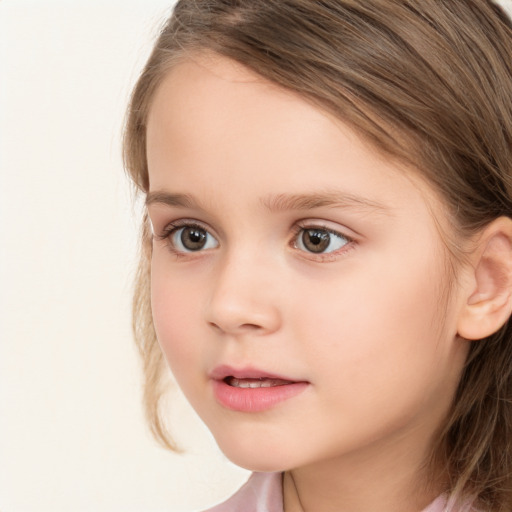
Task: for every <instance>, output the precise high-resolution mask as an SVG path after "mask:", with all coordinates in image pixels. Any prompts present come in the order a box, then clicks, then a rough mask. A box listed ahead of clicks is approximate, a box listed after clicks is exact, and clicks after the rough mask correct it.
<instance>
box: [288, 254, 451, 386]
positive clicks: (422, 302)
mask: <svg viewBox="0 0 512 512" xmlns="http://www.w3.org/2000/svg"><path fill="white" fill-rule="evenodd" d="M382 260H383V257H382V255H381V256H380V257H379V260H378V261H372V260H371V259H368V261H365V263H366V264H365V265H362V266H361V267H360V268H353V269H351V271H349V272H346V273H343V275H340V277H339V278H334V279H331V280H330V282H329V285H328V286H327V285H324V286H319V287H318V289H317V290H314V291H313V293H311V296H312V297H317V300H311V301H310V302H309V303H308V304H307V311H306V310H297V311H296V312H295V316H296V318H297V322H298V325H297V329H296V331H295V333H296V336H297V337H298V339H302V340H313V342H314V345H315V352H314V353H313V354H312V357H315V358H316V359H317V360H318V364H319V365H320V366H325V368H326V370H328V371H330V372H331V373H332V374H333V375H334V376H336V372H337V371H338V370H337V368H339V365H340V364H343V366H344V372H345V377H346V379H347V380H352V381H353V382H355V381H356V380H357V381H360V382H361V383H362V384H364V379H365V376H370V377H371V376H376V378H378V377H377V376H380V378H382V380H383V381H386V378H387V377H388V375H389V374H390V373H394V374H401V373H403V374H404V376H405V374H406V373H409V372H408V370H407V369H408V368H409V369H410V370H411V372H410V373H414V372H415V371H427V368H428V371H431V369H432V366H433V365H434V362H435V360H436V358H438V357H441V355H440V354H441V352H440V351H442V350H443V347H442V346H440V345H439V343H438V342H439V339H440V337H441V336H442V334H441V333H440V332H439V331H438V330H437V329H436V328H435V325H436V322H437V320H438V319H439V317H440V312H441V310H442V311H443V315H445V314H446V315H447V314H448V312H447V311H446V310H445V308H443V307H442V302H441V297H442V293H441V290H442V286H443V284H442V282H443V278H444V277H443V276H444V272H443V271H441V270H440V269H439V268H438V265H437V263H433V262H439V258H438V257H436V258H434V256H433V255H431V257H425V255H423V257H422V256H421V255H412V254H411V256H410V257H409V258H401V261H399V262H396V261H393V258H391V257H390V260H389V261H387V262H385V261H382ZM383 269H385V272H384V271H383ZM310 291H311V290H310ZM318 297H321V298H322V300H319V299H318ZM312 318H314V319H315V321H314V322H308V319H312ZM445 335H446V334H445ZM315 340H316V342H315ZM304 343H305V341H304ZM415 367H416V368H415ZM337 378H338V379H339V377H337ZM387 380H389V378H387Z"/></svg>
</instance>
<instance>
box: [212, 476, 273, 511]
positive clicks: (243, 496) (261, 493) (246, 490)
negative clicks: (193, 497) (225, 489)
mask: <svg viewBox="0 0 512 512" xmlns="http://www.w3.org/2000/svg"><path fill="white" fill-rule="evenodd" d="M204 512H283V491H282V473H253V474H252V475H251V476H250V478H249V480H247V482H246V483H245V484H244V485H243V486H242V487H241V488H240V489H239V490H238V492H236V493H235V494H234V495H233V496H231V498H229V499H228V500H227V501H225V502H224V503H221V504H219V505H216V506H215V507H213V508H210V509H208V510H205V511H204Z"/></svg>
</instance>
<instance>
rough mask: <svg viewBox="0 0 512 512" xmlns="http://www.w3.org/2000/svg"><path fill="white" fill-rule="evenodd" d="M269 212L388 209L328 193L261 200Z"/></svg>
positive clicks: (381, 211)
mask: <svg viewBox="0 0 512 512" xmlns="http://www.w3.org/2000/svg"><path fill="white" fill-rule="evenodd" d="M262 203H263V205H264V206H265V208H267V209H268V210H270V211H271V212H280V211H287V210H314V209H315V208H354V209H362V210H366V211H375V212H380V213H386V212H389V210H390V208H389V207H388V206H385V205H384V204H381V203H379V202H377V201H373V200H371V199H368V198H364V197H360V196H356V195H354V194H349V193H346V192H338V191H328V192H319V193H312V194H277V195H271V196H268V197H266V198H264V199H262Z"/></svg>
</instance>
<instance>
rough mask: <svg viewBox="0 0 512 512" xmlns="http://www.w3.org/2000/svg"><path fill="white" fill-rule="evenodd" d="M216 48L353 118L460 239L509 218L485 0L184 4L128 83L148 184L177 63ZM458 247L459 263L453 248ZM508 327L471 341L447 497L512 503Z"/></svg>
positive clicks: (139, 292) (504, 60) (499, 46)
mask: <svg viewBox="0 0 512 512" xmlns="http://www.w3.org/2000/svg"><path fill="white" fill-rule="evenodd" d="M201 50H208V51H213V52H216V53H218V54H220V55H223V56H225V57H228V58H231V59H233V60H235V61H238V62H240V63H242V64H243V65H245V66H247V67H248V68H250V69H251V70H253V71H255V72H256V73H258V74H259V75H260V76H262V77H264V78H266V79H267V80H269V81H271V82H273V83H275V84H278V85H279V86H281V87H283V88H286V89H289V90H293V91H295V92H296V93H299V94H300V95H302V96H303V97H304V98H305V99H306V100H308V101H310V102H313V103H314V104H315V105H317V106H318V107H319V108H321V109H324V110H326V111H328V112H330V113H332V114H334V115H336V116H338V117H339V118H340V119H342V120H343V121H344V122H345V123H348V124H349V125H350V126H351V127H352V128H353V129H355V130H356V131H358V132H359V133H360V134H361V135H362V136H363V137H364V138H365V139H367V140H368V141H370V142H371V143H372V144H373V145H374V146H375V147H377V148H378V149H379V150H382V151H384V152H386V153H388V154H389V155H392V156H393V157H395V158H398V159H401V160H403V161H405V162H407V163H409V164H410V165H411V166H412V167H414V168H416V169H418V172H420V173H421V174H422V175H423V176H424V177H425V178H426V179H427V180H428V181H429V182H430V183H431V184H432V185H433V186H434V187H435V188H436V189H437V190H438V192H439V193H440V195H441V197H443V198H444V200H445V204H446V205H447V207H448V210H449V213H450V215H451V216H452V217H453V222H454V224H455V225H456V226H457V228H458V232H459V233H460V234H461V236H468V235H471V234H474V233H475V232H477V231H478V230H480V229H481V228H482V227H484V226H485V225H487V224H488V223H489V222H491V221H492V220H494V219H496V218H498V217H500V216H503V215H504V216H508V217H512V24H511V22H510V20H509V19H508V18H507V16H506V15H505V14H504V12H503V11H502V10H501V9H500V8H499V7H497V6H496V5H494V4H493V3H491V2H490V1H487V0H421V1H420V0H321V1H320V0H319V1H313V0H180V1H179V2H178V3H177V4H176V6H175V9H174V12H173V15H172V16H171V18H170V19H169V20H168V22H167V24H166V25H165V27H164V28H163V30H162V32H161V34H160V37H159V39H158V41H157V43H156V45H155V48H154V50H153V53H152V55H151V56H150V58H149V60H148V62H147V64H146V67H145V68H144V70H143V72H142V75H141V77H140V79H139V81H138V83H137V85H136V87H135V89H134V92H133V96H132V100H131V104H130V107H129V111H128V117H127V123H126V132H125V140H124V157H125V163H126V168H127V170H128V173H129V175H130V177H131V179H132V180H133V182H134V183H135V185H136V187H137V188H138V189H139V190H140V191H141V192H142V193H146V192H147V191H148V186H149V181H148V169H147V162H146V120H147V116H148V111H149V107H150V105H151V101H152V99H153V96H154V93H155V91H156V89H157V88H158V86H159V84H160V82H161V80H162V79H163V78H164V76H165V74H166V73H167V71H168V70H169V69H170V68H171V67H172V65H173V63H174V62H175V61H176V59H180V58H181V57H184V56H186V55H189V54H190V53H191V52H197V51H201ZM450 251H451V252H452V255H453V257H454V258H457V257H458V256H461V255H460V254H457V246H456V244H452V246H451V247H450ZM150 257H151V240H150V234H149V230H148V226H147V219H144V221H143V230H142V251H141V260H140V266H139V272H138V277H137V283H136V290H135V297H134V310H133V313H134V316H133V322H134V332H135V337H136V340H137V344H138V347H139V349H140V353H141V356H142V360H143V362H144V374H145V397H144V400H145V405H146V413H147V417H148V419H149V422H150V425H151V426H152V429H153V433H154V434H155V436H156V437H157V439H159V440H160V441H161V442H162V443H163V444H164V445H166V446H168V447H170V448H172V447H173V446H174V445H173V443H172V441H171V438H170V436H169V434H168V431H167V429H166V426H165V421H164V420H163V419H162V417H161V414H160V411H159V403H160V399H161V397H162V394H163V392H164V387H163V386H162V384H161V382H162V376H163V374H164V372H165V364H164V358H163V356H162V353H161V350H160V348H159V346H158V343H157V340H156V336H155V332H154V328H153V324H152V318H151V308H150V303H149V265H150ZM511 372H512V327H511V325H510V322H509V323H507V325H505V326H504V327H503V328H502V329H501V330H500V331H499V332H497V333H496V334H494V335H492V336H490V337H489V338H488V339H486V340H484V341H478V342H472V345H471V349H470V353H469V356H468V360H467V363H466V366H465V369H464V372H463V375H462V378H461V381H460V385H459V388H458V391H457V395H456V398H455V401H454V405H453V408H452V411H451V414H450V416H449V417H448V418H447V419H446V422H445V425H443V429H442V431H441V432H440V435H439V443H438V445H437V446H436V448H435V453H434V456H433V458H436V460H439V459H440V458H441V460H443V462H444V463H445V464H446V468H447V469H446V472H447V475H448V483H447V486H448V488H447V492H451V493H452V494H459V495H462V494H463V495H466V496H468V495H471V496H476V497H477V498H478V502H479V503H480V504H481V505H482V506H485V507H486V508H487V509H489V510H493V511H505V510H507V511H510V510H512V447H511V443H512V375H511Z"/></svg>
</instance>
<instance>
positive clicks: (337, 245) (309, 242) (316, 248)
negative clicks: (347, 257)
mask: <svg viewBox="0 0 512 512" xmlns="http://www.w3.org/2000/svg"><path fill="white" fill-rule="evenodd" d="M349 241H350V240H349V239H348V238H346V237H344V236H343V235H342V234H341V233H337V232H336V231H330V230H328V229H321V228H312V229H303V230H301V232H300V233H299V236H298V238H297V242H296V245H295V246H296V247H297V248H298V249H301V250H303V251H307V252H310V253H314V254H321V253H329V252H334V251H336V250H338V249H341V248H342V247H343V246H345V245H346V244H348V243H349Z"/></svg>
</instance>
